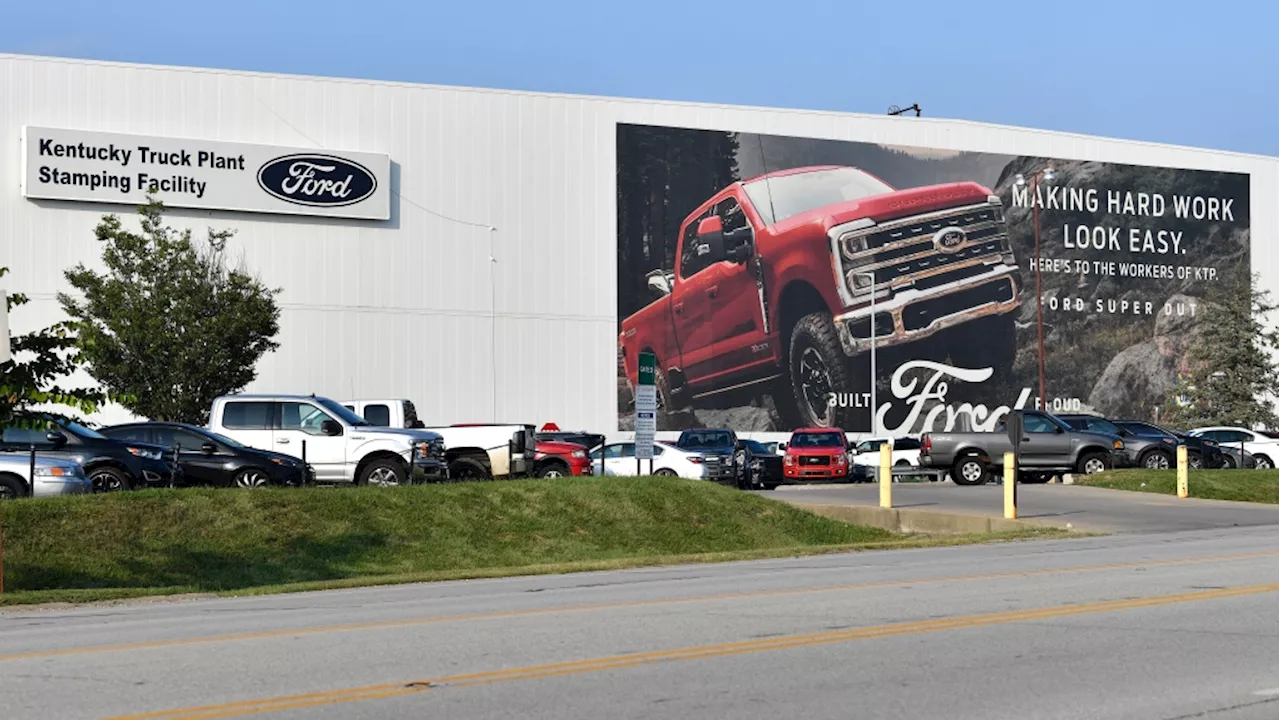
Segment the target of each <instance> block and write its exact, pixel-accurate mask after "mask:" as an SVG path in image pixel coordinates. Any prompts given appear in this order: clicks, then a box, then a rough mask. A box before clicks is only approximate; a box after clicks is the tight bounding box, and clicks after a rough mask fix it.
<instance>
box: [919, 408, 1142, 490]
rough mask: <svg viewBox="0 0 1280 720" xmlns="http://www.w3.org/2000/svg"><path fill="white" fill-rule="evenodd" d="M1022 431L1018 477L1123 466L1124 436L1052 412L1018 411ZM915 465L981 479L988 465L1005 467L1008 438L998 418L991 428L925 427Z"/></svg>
mask: <svg viewBox="0 0 1280 720" xmlns="http://www.w3.org/2000/svg"><path fill="white" fill-rule="evenodd" d="M1022 418H1023V435H1022V443H1021V446H1022V447H1021V457H1020V461H1019V462H1020V466H1019V468H1018V471H1019V475H1018V480H1019V481H1020V482H1047V481H1048V480H1049V479H1050V478H1052V477H1053V475H1054V474H1057V473H1080V474H1081V475H1092V474H1094V473H1098V472H1102V471H1103V470H1108V469H1110V468H1113V467H1128V465H1129V458H1128V455H1126V454H1125V449H1124V441H1123V440H1121V439H1120V438H1119V437H1117V436H1115V435H1110V434H1104V433H1096V432H1082V431H1079V430H1073V429H1072V428H1071V426H1070V425H1068V424H1066V423H1065V422H1063V421H1062V420H1060V419H1058V418H1057V416H1055V415H1054V414H1053V413H1048V412H1042V411H1038V410H1034V411H1033V410H1024V411H1022ZM921 444H922V445H923V447H922V448H921V450H920V465H921V467H926V468H936V469H945V470H949V471H950V473H951V480H952V481H953V482H954V483H955V484H957V485H983V484H985V483H986V482H987V481H989V480H990V479H991V470H993V469H1000V470H1002V469H1003V467H1004V454H1005V453H1007V452H1012V451H1013V444H1012V443H1011V442H1010V441H1009V435H1008V434H1007V433H1006V432H1005V430H1004V428H1003V424H1002V425H1001V427H1000V428H999V429H998V430H997V431H996V432H976V433H975V432H969V433H960V432H941V433H935V432H927V433H925V434H924V435H923V436H922V437H921Z"/></svg>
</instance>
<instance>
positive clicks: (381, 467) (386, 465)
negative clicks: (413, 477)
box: [358, 458, 405, 487]
mask: <svg viewBox="0 0 1280 720" xmlns="http://www.w3.org/2000/svg"><path fill="white" fill-rule="evenodd" d="M404 478H405V470H404V468H403V467H402V466H401V465H400V463H398V462H396V461H395V460H392V459H391V458H378V459H377V460H373V461H372V462H370V463H369V464H368V465H365V466H364V470H362V471H361V472H360V478H359V480H358V482H359V484H360V485H374V486H376V487H395V486H396V485H403V484H404Z"/></svg>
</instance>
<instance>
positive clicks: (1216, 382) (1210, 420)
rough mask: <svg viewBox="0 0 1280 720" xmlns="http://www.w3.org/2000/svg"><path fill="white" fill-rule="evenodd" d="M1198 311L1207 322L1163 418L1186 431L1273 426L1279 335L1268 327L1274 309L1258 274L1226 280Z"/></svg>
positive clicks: (1278, 380) (1278, 384) (1278, 389)
mask: <svg viewBox="0 0 1280 720" xmlns="http://www.w3.org/2000/svg"><path fill="white" fill-rule="evenodd" d="M1200 307H1201V309H1202V312H1203V313H1204V318H1203V320H1201V321H1200V323H1199V331H1198V336H1197V337H1196V339H1195V340H1194V341H1193V343H1192V345H1191V349H1190V351H1189V352H1188V354H1187V356H1188V357H1187V359H1188V372H1187V373H1186V374H1185V375H1183V376H1182V377H1181V378H1180V379H1179V382H1178V383H1177V385H1176V386H1175V387H1174V388H1173V390H1172V391H1171V392H1170V394H1169V398H1168V400H1167V401H1166V403H1165V413H1162V416H1163V417H1164V418H1166V419H1167V420H1168V422H1169V423H1170V424H1174V425H1181V426H1185V427H1195V426H1204V425H1243V426H1245V427H1254V426H1257V425H1263V426H1266V427H1274V426H1275V424H1276V410H1275V399H1276V397H1277V394H1278V392H1280V378H1278V377H1277V370H1276V361H1275V353H1276V351H1277V350H1278V349H1280V333H1277V331H1276V329H1275V328H1270V329H1268V328H1267V326H1266V324H1265V318H1266V316H1267V315H1268V314H1269V313H1271V312H1273V311H1274V310H1275V309H1276V306H1275V305H1274V304H1272V303H1271V299H1270V293H1268V292H1267V291H1266V290H1264V289H1262V288H1260V287H1259V286H1258V278H1257V277H1256V276H1249V275H1246V274H1245V273H1239V274H1235V275H1229V276H1227V277H1225V278H1224V280H1223V282H1222V284H1221V285H1219V286H1218V287H1217V288H1216V289H1215V290H1214V291H1213V292H1211V293H1209V294H1208V295H1206V297H1205V299H1204V302H1202V303H1201V305H1200Z"/></svg>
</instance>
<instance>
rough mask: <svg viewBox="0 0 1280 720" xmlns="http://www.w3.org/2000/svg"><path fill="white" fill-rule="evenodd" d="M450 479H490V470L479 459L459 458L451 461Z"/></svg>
mask: <svg viewBox="0 0 1280 720" xmlns="http://www.w3.org/2000/svg"><path fill="white" fill-rule="evenodd" d="M449 479H450V480H488V479H489V470H488V469H487V468H485V466H484V464H482V463H481V462H480V461H479V460H472V459H471V458H458V459H457V460H454V461H453V462H451V463H449Z"/></svg>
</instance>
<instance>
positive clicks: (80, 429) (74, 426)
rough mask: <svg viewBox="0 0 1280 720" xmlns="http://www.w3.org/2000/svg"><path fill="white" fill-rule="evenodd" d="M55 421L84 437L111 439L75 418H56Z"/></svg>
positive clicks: (65, 428)
mask: <svg viewBox="0 0 1280 720" xmlns="http://www.w3.org/2000/svg"><path fill="white" fill-rule="evenodd" d="M53 421H54V422H55V423H57V424H58V425H60V426H61V427H62V428H63V429H64V430H70V431H71V433H72V434H74V435H77V436H79V437H82V438H91V439H93V440H107V439H109V438H108V437H107V436H106V435H103V434H102V433H100V432H98V431H97V430H93V429H90V428H87V427H85V426H84V425H81V424H80V423H78V422H75V421H74V420H64V419H62V418H55V419H54V420H53Z"/></svg>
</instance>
